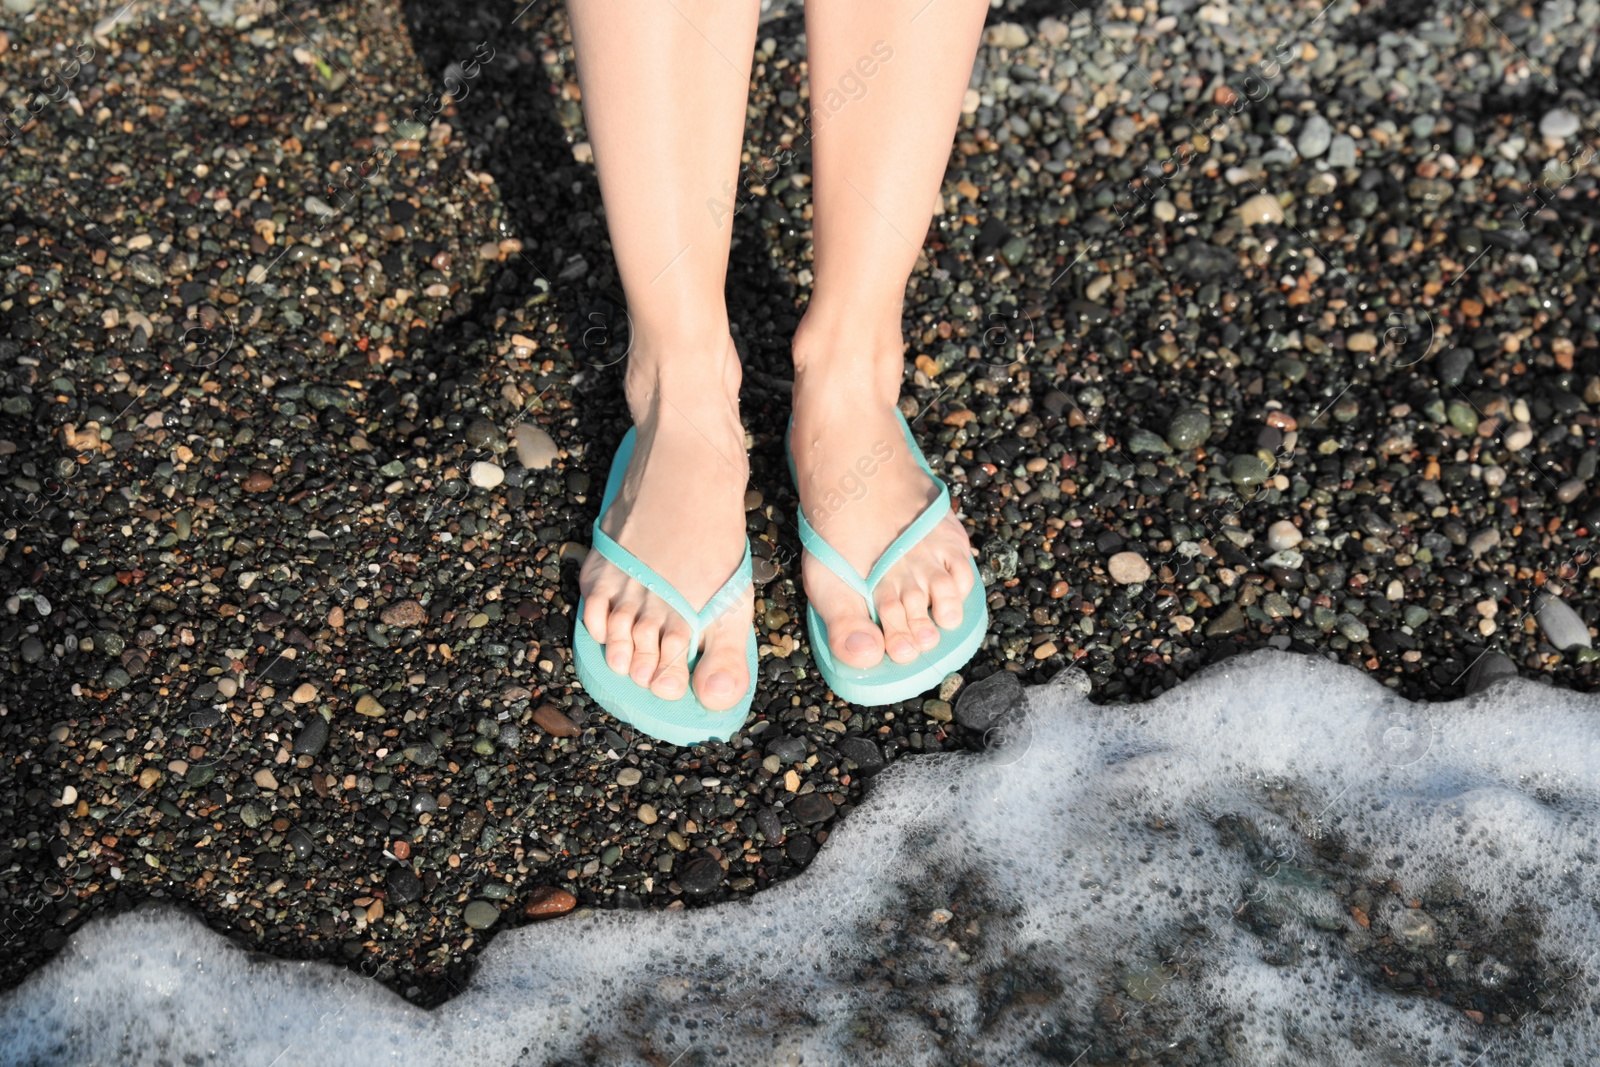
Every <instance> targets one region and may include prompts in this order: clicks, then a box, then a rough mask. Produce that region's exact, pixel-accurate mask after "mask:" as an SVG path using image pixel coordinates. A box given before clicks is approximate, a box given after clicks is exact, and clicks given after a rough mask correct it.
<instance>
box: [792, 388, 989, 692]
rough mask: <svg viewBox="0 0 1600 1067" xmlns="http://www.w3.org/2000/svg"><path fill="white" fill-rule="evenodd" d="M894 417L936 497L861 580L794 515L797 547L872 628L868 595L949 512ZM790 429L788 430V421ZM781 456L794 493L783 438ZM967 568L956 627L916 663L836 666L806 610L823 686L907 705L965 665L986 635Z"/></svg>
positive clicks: (983, 607) (985, 615) (816, 620)
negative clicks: (852, 594) (854, 598)
mask: <svg viewBox="0 0 1600 1067" xmlns="http://www.w3.org/2000/svg"><path fill="white" fill-rule="evenodd" d="M895 415H896V416H897V417H898V418H899V419H900V429H901V430H902V431H903V432H904V433H905V438H906V445H907V447H909V448H910V449H911V454H912V455H913V456H915V457H916V458H917V466H919V467H921V468H922V469H923V471H925V472H926V473H927V475H928V477H929V478H932V479H933V484H934V485H936V486H938V488H939V496H938V499H936V500H934V502H933V503H931V504H929V505H928V506H927V508H925V509H924V510H923V512H922V514H921V515H918V516H917V518H916V521H915V522H913V523H912V524H911V525H910V526H908V527H906V529H905V532H904V533H902V534H901V535H900V536H899V537H896V538H895V539H894V541H893V543H891V544H890V545H889V547H888V548H886V549H885V550H884V552H883V555H881V556H879V557H878V562H877V563H874V564H873V565H872V570H871V571H870V572H868V574H867V576H866V577H865V578H863V577H861V575H859V574H857V573H856V570H855V568H854V567H852V566H850V564H849V562H848V561H846V560H845V558H844V556H842V555H840V554H839V552H838V550H836V549H835V548H834V547H833V546H832V545H830V544H828V542H827V541H825V540H823V537H822V535H821V534H819V533H817V531H816V530H815V529H813V528H812V526H811V523H810V522H808V521H807V520H806V516H805V512H804V511H803V510H802V511H800V512H799V516H800V544H801V545H802V546H803V547H804V548H805V550H806V551H807V552H809V553H811V555H812V557H813V558H815V559H816V561H817V562H818V563H821V564H822V565H823V566H824V567H827V568H828V569H829V570H830V571H832V572H833V573H834V574H836V575H838V576H839V577H840V578H841V579H842V580H843V581H844V582H845V583H846V584H848V585H849V586H850V587H851V588H852V589H854V590H855V591H856V592H857V593H859V594H860V595H861V599H863V600H865V601H866V602H867V613H868V614H869V615H870V616H871V617H872V621H873V622H874V623H877V622H878V608H877V605H876V604H875V603H874V602H873V592H874V590H876V589H877V588H878V583H879V582H881V581H883V577H884V575H886V574H888V573H889V570H890V568H892V567H893V566H894V565H895V564H896V563H898V562H900V560H901V559H903V558H904V557H905V555H906V553H907V552H910V551H911V550H912V549H913V548H915V547H916V545H917V543H918V542H920V541H921V540H922V539H923V538H924V537H926V536H928V534H929V533H930V532H932V530H933V528H934V527H935V526H937V525H938V524H939V523H940V522H941V521H943V519H944V517H945V515H946V514H947V513H948V512H949V511H950V487H949V486H948V485H946V484H945V483H944V480H943V479H941V478H940V477H939V476H938V475H937V474H934V473H933V469H932V468H931V467H929V466H928V460H927V457H925V456H924V455H923V454H922V449H921V448H919V447H918V446H917V439H916V438H915V437H913V436H912V435H911V426H910V425H909V424H908V423H907V422H906V419H905V416H904V415H901V414H900V413H899V412H898V411H896V412H895ZM790 429H791V430H792V429H793V422H792V421H791V423H790ZM784 451H785V452H786V453H787V454H788V457H789V477H790V478H791V479H793V480H794V483H795V487H796V488H797V489H798V488H799V485H800V479H799V478H798V477H797V476H796V474H795V467H794V452H793V450H792V449H791V448H790V447H789V440H788V436H787V435H785V438H784ZM968 565H969V566H971V567H972V590H971V591H970V592H969V593H968V594H967V599H966V601H965V602H964V603H963V604H962V605H961V623H960V625H958V626H957V627H956V628H955V629H953V630H945V629H942V628H941V629H940V631H939V643H938V644H937V645H936V646H934V647H933V648H932V649H930V650H928V651H927V652H918V653H917V658H916V659H915V660H912V661H911V662H910V663H896V662H894V661H893V660H891V659H889V657H888V656H885V657H884V658H883V659H881V660H879V661H878V664H877V665H876V666H874V667H867V668H865V669H863V668H860V667H852V666H850V665H848V664H846V663H841V662H839V660H837V659H836V658H834V655H833V650H832V649H831V648H829V647H828V627H827V625H826V624H824V623H823V621H822V616H820V615H818V614H817V611H816V609H815V608H813V607H811V606H810V605H807V606H806V627H807V630H808V632H809V633H810V636H811V658H812V660H813V661H814V662H815V663H816V665H817V670H818V671H820V672H821V673H822V678H823V680H824V681H826V682H827V683H828V687H829V688H830V689H832V690H833V691H834V692H835V693H837V694H839V695H840V696H842V697H844V698H845V699H846V700H848V701H850V702H851V703H852V704H862V705H865V706H867V707H879V706H881V705H884V704H895V703H898V702H899V701H902V700H910V699H911V698H912V697H914V696H917V695H918V694H919V693H924V692H926V691H927V690H929V689H932V688H933V687H934V686H935V685H938V684H939V682H940V681H942V680H943V679H944V677H945V675H947V674H949V673H950V672H951V671H954V670H957V669H959V668H960V667H962V666H963V665H965V664H966V662H967V661H968V660H969V659H971V658H972V655H973V653H975V652H977V651H978V646H980V645H982V644H983V638H984V635H985V634H986V633H988V630H989V605H988V602H987V600H986V593H985V592H984V588H983V580H982V579H981V578H980V577H978V565H977V564H976V563H973V562H972V561H971V560H970V559H969V560H968Z"/></svg>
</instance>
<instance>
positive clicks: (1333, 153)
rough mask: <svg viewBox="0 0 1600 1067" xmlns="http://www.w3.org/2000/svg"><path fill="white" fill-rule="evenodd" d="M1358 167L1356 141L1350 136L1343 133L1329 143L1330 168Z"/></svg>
mask: <svg viewBox="0 0 1600 1067" xmlns="http://www.w3.org/2000/svg"><path fill="white" fill-rule="evenodd" d="M1355 165H1356V141H1355V138H1354V137H1351V136H1350V135H1349V134H1344V133H1341V134H1339V135H1338V136H1336V137H1334V139H1333V140H1332V141H1330V142H1328V166H1330V167H1353V166H1355Z"/></svg>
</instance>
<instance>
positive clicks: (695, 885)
mask: <svg viewBox="0 0 1600 1067" xmlns="http://www.w3.org/2000/svg"><path fill="white" fill-rule="evenodd" d="M722 878H723V871H722V864H720V863H718V862H717V861H716V860H714V859H712V858H711V857H710V856H708V855H706V854H705V853H703V852H702V853H698V854H696V855H695V856H694V857H692V858H691V859H689V860H688V861H687V862H685V863H684V864H682V865H681V866H679V867H678V873H677V882H678V885H679V886H680V887H681V888H682V889H683V891H684V892H685V893H688V894H690V895H691V896H704V895H705V894H707V893H710V892H712V891H713V890H715V889H716V888H717V887H718V886H720V885H721V884H722Z"/></svg>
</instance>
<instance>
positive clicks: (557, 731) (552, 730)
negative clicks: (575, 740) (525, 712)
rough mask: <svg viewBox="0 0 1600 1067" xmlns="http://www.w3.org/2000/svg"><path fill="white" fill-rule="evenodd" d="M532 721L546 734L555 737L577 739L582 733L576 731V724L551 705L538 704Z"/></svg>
mask: <svg viewBox="0 0 1600 1067" xmlns="http://www.w3.org/2000/svg"><path fill="white" fill-rule="evenodd" d="M533 721H534V722H536V723H538V724H539V728H540V729H541V730H543V731H544V732H545V733H547V734H554V735H555V736H556V737H577V736H578V735H579V734H581V733H582V732H583V731H582V730H580V729H578V724H577V723H575V722H573V721H572V720H571V719H569V718H567V717H566V716H565V715H563V714H561V710H560V709H559V708H557V707H555V706H554V705H551V704H540V705H539V707H538V708H537V709H536V710H535V711H534V713H533Z"/></svg>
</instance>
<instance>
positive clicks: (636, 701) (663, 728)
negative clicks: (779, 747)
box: [572, 430, 756, 745]
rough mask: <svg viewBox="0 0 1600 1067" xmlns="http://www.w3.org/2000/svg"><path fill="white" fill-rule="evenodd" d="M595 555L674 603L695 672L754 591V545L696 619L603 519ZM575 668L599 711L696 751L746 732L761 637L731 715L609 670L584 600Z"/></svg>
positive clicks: (614, 489)
mask: <svg viewBox="0 0 1600 1067" xmlns="http://www.w3.org/2000/svg"><path fill="white" fill-rule="evenodd" d="M635 439H636V438H635V434H634V431H633V430H629V431H628V432H627V434H626V436H624V437H623V438H622V444H620V445H618V446H617V455H616V458H614V459H613V460H612V461H611V474H610V475H609V476H608V477H607V478H606V492H605V496H603V497H602V498H601V499H600V515H601V516H604V515H605V513H606V509H607V508H609V507H610V506H611V501H612V500H614V499H615V498H616V495H617V493H618V492H619V491H620V490H621V489H622V477H623V474H624V473H625V472H626V471H627V469H628V459H629V457H631V456H632V455H633V446H634V443H635ZM594 551H596V552H598V553H600V554H601V555H602V556H604V557H605V558H606V559H608V560H610V561H611V562H612V563H614V564H616V566H617V568H618V569H619V570H621V571H622V572H623V573H624V574H626V575H627V576H628V577H630V578H632V579H633V580H634V581H636V582H638V583H639V584H640V585H642V586H644V587H645V588H646V589H648V590H650V592H652V593H654V594H655V595H656V596H658V597H660V598H661V599H662V600H664V601H666V602H667V606H668V607H670V608H671V609H672V610H673V611H675V612H677V613H678V614H679V615H681V616H683V618H684V620H685V621H686V622H688V624H689V626H690V628H691V629H692V631H693V634H692V635H691V637H690V640H689V670H690V672H691V673H693V671H694V665H695V663H696V662H698V661H699V659H700V637H701V635H702V634H704V633H705V631H706V628H707V627H708V626H710V625H711V624H712V623H713V622H715V621H716V619H717V616H719V615H721V614H722V613H723V612H724V611H726V610H728V609H729V608H730V607H732V606H734V605H735V604H736V603H738V600H739V595H740V594H741V593H743V592H744V589H745V587H746V586H748V585H751V584H752V579H751V573H750V542H749V541H748V540H747V541H746V542H745V546H744V557H743V558H742V559H740V560H739V565H738V566H737V567H735V568H734V571H733V576H732V577H730V578H729V579H728V580H727V581H726V582H725V583H723V586H722V588H721V589H718V590H717V591H716V592H715V593H713V594H712V595H711V599H710V600H708V601H706V603H705V606H704V607H702V608H701V609H700V610H698V611H696V610H695V609H694V607H693V606H692V605H691V604H690V603H689V601H688V600H687V599H686V598H685V597H684V595H683V594H682V593H680V592H678V591H677V590H676V589H674V588H673V587H672V585H671V583H669V582H668V581H667V580H666V579H665V578H662V577H661V576H660V575H659V574H657V573H656V572H655V571H653V570H651V569H650V568H649V567H647V566H645V565H644V563H643V562H642V561H641V560H640V559H639V558H638V557H637V556H635V555H634V554H633V553H632V552H629V551H628V550H627V549H625V548H623V547H622V546H621V545H619V544H617V542H616V541H614V540H612V538H611V537H610V536H609V535H608V534H607V533H606V532H605V531H604V530H602V529H600V519H599V518H596V519H595V520H594ZM572 660H573V664H574V666H575V667H576V668H577V671H578V681H580V682H582V683H583V688H584V689H586V690H587V691H588V693H589V695H590V696H591V697H593V698H594V701H595V703H597V704H599V705H600V706H601V707H602V708H604V709H606V711H608V712H610V713H611V714H612V715H614V716H616V717H617V718H619V719H621V720H622V721H623V722H625V723H629V724H630V725H632V726H635V727H637V728H638V729H640V730H642V731H644V732H645V733H647V734H649V735H650V736H651V737H654V738H657V739H658V740H661V741H666V742H668V743H669V744H674V745H694V744H698V743H700V742H701V741H710V740H717V741H726V740H728V739H729V738H730V737H732V736H733V735H734V733H735V732H736V731H737V730H738V729H739V728H740V727H741V726H743V725H744V720H745V717H746V716H747V715H748V714H749V713H750V705H751V704H752V703H753V702H754V701H755V695H756V632H755V628H754V627H752V628H751V630H750V643H749V645H748V646H747V649H746V652H745V663H746V666H747V667H749V670H750V688H749V689H748V690H746V692H745V695H744V699H742V700H741V701H740V702H739V703H738V704H736V705H734V706H733V707H731V708H729V709H728V710H726V711H712V710H711V709H710V708H708V707H706V706H705V705H704V704H702V703H700V700H699V698H698V697H696V696H695V692H694V688H693V687H692V686H691V687H690V688H689V689H688V690H687V691H686V692H685V693H684V694H683V696H681V697H679V698H678V699H677V700H666V699H663V698H662V697H658V696H656V695H655V694H654V693H652V692H650V690H649V689H648V688H646V687H645V686H642V685H640V684H638V683H637V682H635V681H634V680H633V679H632V678H630V677H629V676H628V675H626V674H618V673H617V672H616V671H614V670H612V669H611V668H610V666H608V665H607V663H606V650H605V646H604V645H602V644H600V643H599V642H598V641H596V640H595V639H594V638H593V637H591V636H590V635H589V629H588V627H586V626H584V624H583V600H582V598H580V599H579V600H578V625H577V629H576V631H575V632H574V634H573V638H572Z"/></svg>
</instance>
